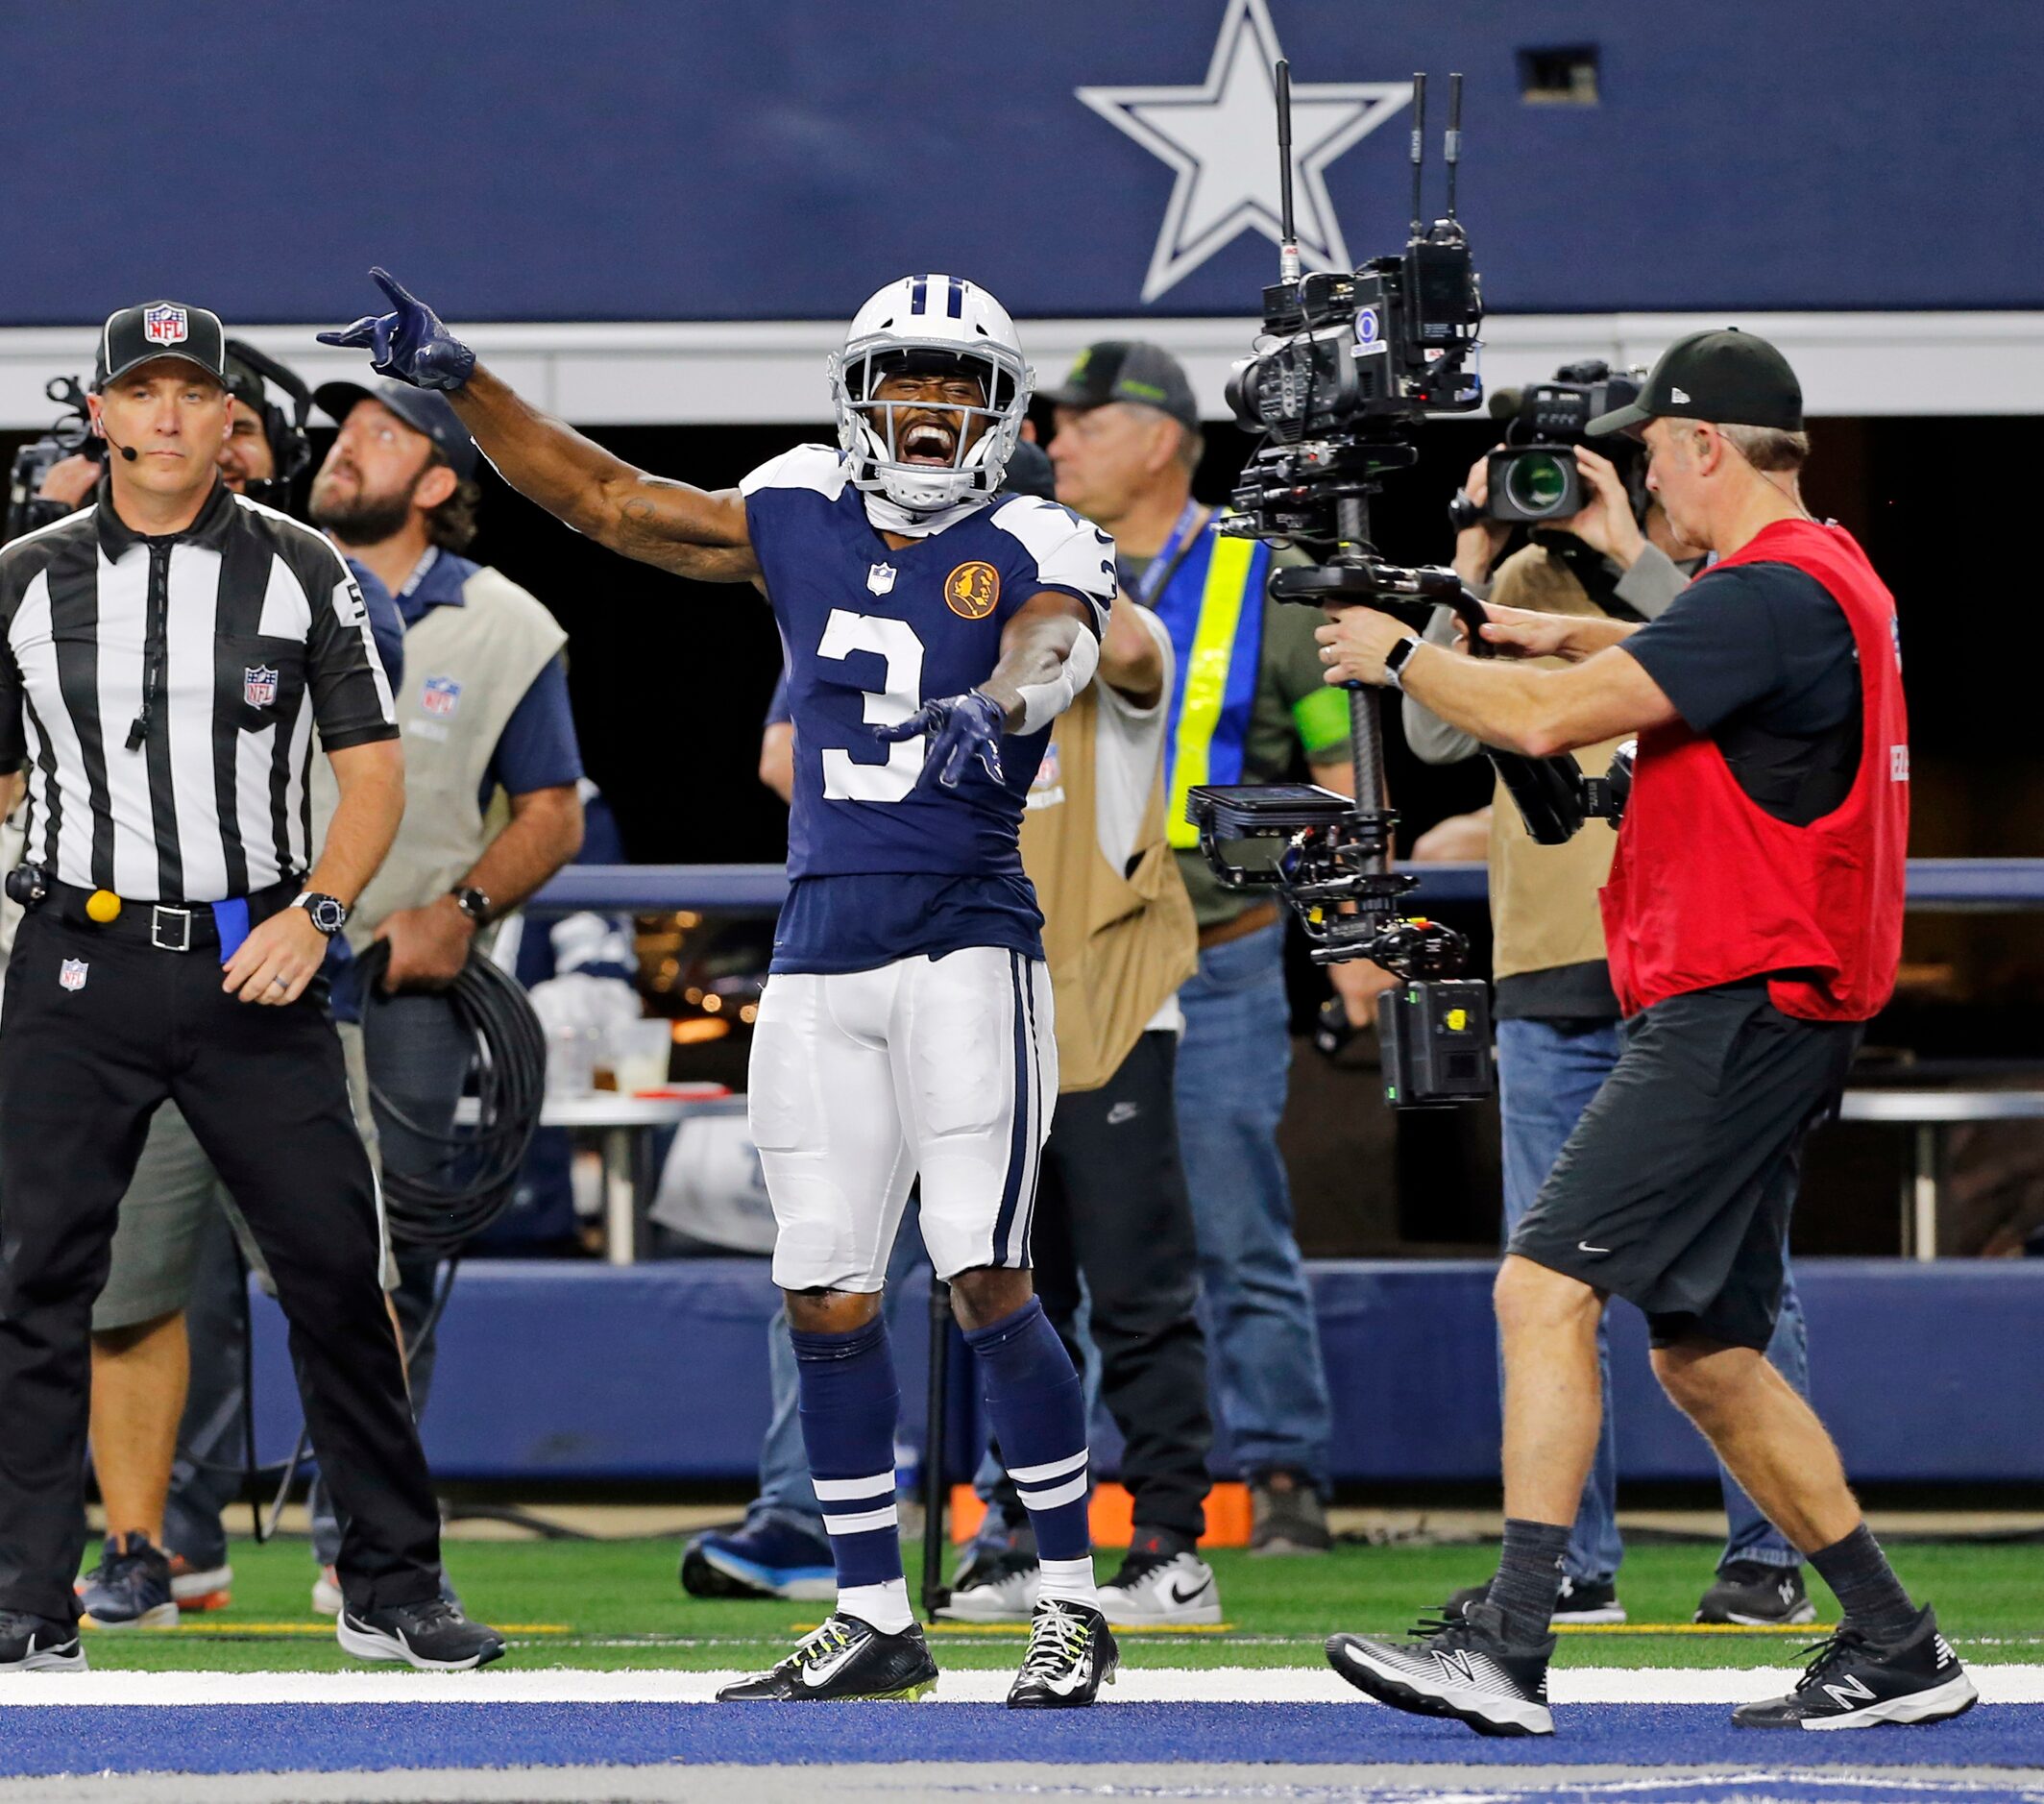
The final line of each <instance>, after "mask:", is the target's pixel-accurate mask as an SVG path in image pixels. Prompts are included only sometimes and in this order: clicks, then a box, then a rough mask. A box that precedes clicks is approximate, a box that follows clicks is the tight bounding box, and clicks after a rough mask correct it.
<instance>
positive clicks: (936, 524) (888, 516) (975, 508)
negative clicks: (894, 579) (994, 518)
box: [863, 489, 990, 539]
mask: <svg viewBox="0 0 2044 1804" xmlns="http://www.w3.org/2000/svg"><path fill="white" fill-rule="evenodd" d="M863 499H864V501H865V517H866V519H867V520H868V521H870V522H871V523H872V524H873V528H874V530H875V531H878V532H898V533H900V534H901V535H902V537H903V538H905V539H927V538H928V537H929V536H930V535H931V534H932V533H934V532H941V531H943V529H944V528H945V527H946V526H955V525H957V524H958V523H959V522H960V521H961V520H967V519H970V518H971V517H972V516H973V515H974V514H976V513H978V512H979V511H980V509H981V508H983V507H985V506H986V503H987V501H988V500H989V499H990V498H989V497H987V496H985V495H974V496H971V497H969V498H968V499H966V500H962V501H954V502H953V503H952V504H951V505H950V506H949V507H945V508H939V509H938V510H937V512H936V513H934V514H917V513H912V512H910V510H909V509H908V508H906V507H904V506H902V504H901V503H900V502H899V501H896V500H890V499H889V498H888V496H886V495H884V494H882V493H880V492H879V491H878V490H870V489H869V490H867V491H866V493H865V495H864V498H863Z"/></svg>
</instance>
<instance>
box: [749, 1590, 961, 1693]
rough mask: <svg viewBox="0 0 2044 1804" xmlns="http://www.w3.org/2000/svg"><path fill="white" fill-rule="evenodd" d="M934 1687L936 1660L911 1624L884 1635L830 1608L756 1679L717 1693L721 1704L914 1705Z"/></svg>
mask: <svg viewBox="0 0 2044 1804" xmlns="http://www.w3.org/2000/svg"><path fill="white" fill-rule="evenodd" d="M936 1689H937V1662H936V1661H935V1660H933V1659H931V1658H930V1648H929V1646H928V1644H927V1643H925V1642H924V1640H923V1632H922V1630H921V1628H919V1627H918V1626H917V1625H916V1624H915V1623H913V1622H911V1623H910V1624H909V1626H908V1627H907V1628H905V1629H903V1630H902V1631H901V1633H900V1634H898V1635H883V1634H882V1633H881V1632H880V1630H878V1629H877V1628H875V1627H874V1626H873V1625H872V1623H870V1622H868V1621H864V1619H863V1618H860V1617H856V1616H846V1615H845V1614H844V1613H843V1612H842V1611H841V1610H840V1611H834V1612H833V1613H832V1615H831V1617H830V1619H829V1621H826V1622H825V1623H824V1624H823V1626H822V1627H821V1628H819V1629H817V1630H815V1632H814V1633H813V1634H811V1635H809V1636H807V1637H805V1638H804V1639H803V1640H802V1641H801V1642H800V1643H798V1644H797V1645H796V1647H795V1650H794V1652H793V1653H791V1654H790V1655H789V1656H788V1658H787V1659H785V1660H783V1661H782V1662H781V1663H780V1665H778V1666H777V1667H775V1668H774V1669H773V1670H771V1671H768V1672H763V1673H761V1674H760V1676H759V1677H758V1678H756V1679H741V1680H740V1681H739V1682H738V1683H737V1684H736V1685H727V1686H725V1687H724V1689H723V1690H722V1691H720V1692H718V1694H717V1701H718V1703H720V1704H747V1703H769V1704H795V1703H832V1702H842V1701H844V1700H846V1699H848V1698H864V1699H869V1700H871V1699H891V1700H894V1701H897V1702H900V1703H905V1704H906V1703H913V1702H914V1701H915V1700H916V1699H917V1698H919V1697H922V1696H924V1695H926V1694H928V1693H930V1692H933V1691H935V1690H936Z"/></svg>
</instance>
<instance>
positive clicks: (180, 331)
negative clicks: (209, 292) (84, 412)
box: [92, 301, 227, 391]
mask: <svg viewBox="0 0 2044 1804" xmlns="http://www.w3.org/2000/svg"><path fill="white" fill-rule="evenodd" d="M158 357H177V358H180V359H182V360H183V362H185V363H196V364H197V365H198V366H199V367H200V368H201V369H202V370H204V371H205V372H206V373H207V375H208V376H210V377H211V378H213V380H214V381H216V382H218V383H219V384H220V385H221V386H222V387H223V388H224V387H226V386H227V333H226V331H225V329H223V328H222V327H221V324H220V315H219V314H217V313H208V312H207V310H206V309H205V308H204V307H191V306H186V305H184V304H183V302H182V301H144V302H142V303H141V304H140V305H138V306H132V307H123V308H122V309H121V310H120V311H119V312H118V313H110V314H109V315H108V316H107V323H106V325H104V326H102V327H101V328H100V329H99V356H98V358H97V359H96V360H95V362H94V364H93V368H92V386H93V388H94V390H95V391H97V390H100V389H104V388H105V387H106V386H107V384H108V383H109V382H114V381H118V380H119V379H120V378H122V377H124V376H126V375H127V374H128V372H129V371H130V370H134V369H139V368H140V367H141V366H142V365H143V364H145V363H153V362H155V361H156V359H157V358H158Z"/></svg>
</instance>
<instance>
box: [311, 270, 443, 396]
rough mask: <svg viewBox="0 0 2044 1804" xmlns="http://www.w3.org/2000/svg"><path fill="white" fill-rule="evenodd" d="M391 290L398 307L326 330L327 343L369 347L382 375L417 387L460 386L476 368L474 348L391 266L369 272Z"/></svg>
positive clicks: (380, 285) (372, 362) (353, 348)
mask: <svg viewBox="0 0 2044 1804" xmlns="http://www.w3.org/2000/svg"><path fill="white" fill-rule="evenodd" d="M369 273H370V275H371V277H372V278H374V279H375V281H376V284H377V287H378V288H380V289H382V290H383V292H384V293H385V294H386V295H387V296H389V298H390V304H391V305H392V306H393V307H395V308H396V309H397V311H396V312H394V313H365V314H363V315H362V317H361V318H360V319H358V320H356V321H355V323H354V324H353V326H344V327H343V328H342V329H340V330H339V331H337V332H321V333H319V334H318V337H319V341H320V343H321V344H323V345H344V346H346V347H347V348H348V349H349V350H351V351H356V350H360V351H367V352H368V353H369V367H370V368H371V369H372V370H374V371H376V373H377V375H378V376H395V377H396V378H398V380H399V381H401V382H409V383H410V384H411V385H412V386H413V387H414V388H441V389H449V388H459V387H460V386H461V385H462V383H464V382H466V381H467V380H468V379H469V378H470V376H471V375H472V374H474V369H475V353H474V352H473V351H471V350H470V349H469V348H468V346H467V345H465V344H463V343H462V342H461V340H460V339H458V338H456V337H455V336H454V334H453V333H452V332H450V331H449V330H448V329H447V328H446V327H445V326H443V325H441V323H440V316H439V315H438V314H436V313H435V312H434V311H433V309H432V308H431V307H429V306H427V305H426V303H425V302H424V301H421V300H420V299H418V297H417V296H415V295H412V294H408V293H407V292H406V291H405V289H404V285H403V284H402V283H401V282H400V281H399V280H398V279H397V278H396V277H395V276H393V275H392V274H391V273H390V271H388V270H387V269H373V270H371V271H370V272H369Z"/></svg>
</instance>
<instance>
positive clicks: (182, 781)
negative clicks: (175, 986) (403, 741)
mask: <svg viewBox="0 0 2044 1804" xmlns="http://www.w3.org/2000/svg"><path fill="white" fill-rule="evenodd" d="M152 669H154V670H155V672H156V682H155V685H154V693H153V694H152V695H149V696H148V698H147V699H146V700H145V690H146V689H148V688H149V684H148V681H147V677H148V673H149V672H150V671H151V670H152ZM315 725H316V726H317V727H318V729H319V736H320V741H321V743H322V744H323V745H324V746H325V748H326V749H327V750H328V751H338V750H341V749H343V748H344V747H346V746H350V745H359V744H366V743H368V742H369V741H372V740H381V739H395V738H397V736H398V725H397V710H396V708H395V706H394V705H393V703H392V700H391V693H390V684H389V682H388V681H387V680H386V679H385V676H384V673H383V665H382V661H381V660H380V659H379V658H378V657H377V650H376V645H375V642H374V640H373V639H372V638H371V637H370V629H369V613H368V610H367V608H365V607H364V606H363V603H362V597H361V592H360V591H359V590H358V589H357V588H356V587H355V583H354V579H353V577H352V576H351V575H350V574H349V573H348V566H347V565H346V563H345V562H343V561H342V558H341V555H340V553H339V552H338V551H336V550H335V549H333V547H332V546H331V545H329V544H328V542H327V541H326V540H325V539H323V538H321V537H320V536H319V534H318V533H316V532H313V531H311V530H310V529H309V528H307V527H304V526H302V525H300V524H298V523H297V522H296V521H293V520H290V519H287V518H286V517H285V516H284V515H282V514H280V513H277V512H276V511H275V510H273V509H271V508H267V507H262V506H259V505H258V504H257V503H255V502H254V501H251V500H247V499H246V498H244V497H242V496H237V495H235V494H233V493H231V491H230V490H229V489H227V488H226V487H225V486H216V487H215V489H214V491H213V495H212V499H211V500H209V501H208V502H207V506H206V509H205V511H204V512H203V513H201V514H200V516H199V518H198V519H197V520H196V521H194V522H193V523H192V524H191V526H190V527H188V528H187V529H186V530H185V531H183V532H181V533H177V534H174V535H170V536H166V537H161V538H147V537H144V536H142V535H139V534H136V533H134V532H131V531H130V530H129V529H128V527H127V526H125V525H124V524H122V523H121V521H120V519H119V517H118V516H117V515H116V514H115V513H114V511H113V507H112V503H111V502H110V500H108V498H107V493H106V489H105V485H104V484H103V485H102V487H101V492H100V500H99V502H98V504H97V505H96V506H93V507H88V508H86V509H85V510H84V511H83V512H81V513H76V514H73V515H71V516H70V517H69V518H67V519H64V520H61V521H59V522H58V523H57V524H55V525H51V526H45V527H43V528H42V529H41V530H40V531H39V532H32V533H28V534H25V535H24V536H23V537H21V538H19V539H16V540H14V541H13V542H12V544H10V545H8V546H7V547H5V548H4V549H0V773H6V772H11V771H15V770H18V769H20V768H21V767H22V765H23V763H24V762H26V763H27V765H28V771H29V815H28V818H27V834H28V854H27V856H28V859H29V862H30V863H32V864H38V865H42V866H44V867H45V868H46V869H48V870H49V871H51V872H53V873H54V874H55V875H56V876H57V877H58V878H60V879H61V881H63V882H65V883H71V884H77V885H79V886H80V887H81V888H85V889H95V890H112V891H113V892H114V893H115V894H117V895H121V896H125V897H127V898H129V899H131V900H133V901H137V902H179V903H202V902H217V901H221V900H223V899H225V898H227V897H229V896H237V895H245V894H247V893H248V892H249V891H251V890H260V889H264V888H266V887H267V886H269V885H270V884H273V883H277V882H279V881H280V880H281V879H283V878H285V877H296V876H299V875H301V874H303V873H304V871H305V870H306V869H308V868H309V867H310V865H311V863H312V857H313V854H314V852H315V851H316V850H317V849H318V848H317V847H315V846H314V845H312V844H311V823H310V818H309V808H308V804H307V789H306V781H305V779H306V774H307V768H308V766H309V763H310V760H311V755H312V731H313V728H314V726H315Z"/></svg>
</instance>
